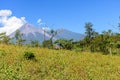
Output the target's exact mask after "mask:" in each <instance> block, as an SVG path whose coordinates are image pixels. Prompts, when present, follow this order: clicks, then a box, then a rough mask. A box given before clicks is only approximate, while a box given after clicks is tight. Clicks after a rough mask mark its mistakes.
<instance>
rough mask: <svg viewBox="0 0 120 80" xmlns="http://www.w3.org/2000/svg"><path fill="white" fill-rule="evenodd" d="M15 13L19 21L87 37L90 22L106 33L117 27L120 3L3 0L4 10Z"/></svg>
mask: <svg viewBox="0 0 120 80" xmlns="http://www.w3.org/2000/svg"><path fill="white" fill-rule="evenodd" d="M4 9H7V10H11V11H12V15H13V16H16V17H23V16H24V17H25V18H26V21H27V22H28V23H30V24H32V25H35V26H38V24H37V20H38V19H41V20H42V23H47V24H48V25H49V26H50V28H53V29H58V28H65V29H68V30H71V31H74V32H79V33H84V32H85V29H84V25H85V23H86V22H92V23H93V28H94V29H95V30H96V31H98V32H102V31H104V30H108V29H112V30H113V31H114V32H115V31H117V29H115V28H114V27H113V26H112V25H114V26H117V23H118V22H119V16H120V0H0V10H4Z"/></svg>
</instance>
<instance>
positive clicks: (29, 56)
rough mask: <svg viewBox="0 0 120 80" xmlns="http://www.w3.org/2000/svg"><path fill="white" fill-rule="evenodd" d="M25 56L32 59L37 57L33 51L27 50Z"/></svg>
mask: <svg viewBox="0 0 120 80" xmlns="http://www.w3.org/2000/svg"><path fill="white" fill-rule="evenodd" d="M24 58H25V59H27V60H32V59H35V55H34V53H32V52H25V54H24Z"/></svg>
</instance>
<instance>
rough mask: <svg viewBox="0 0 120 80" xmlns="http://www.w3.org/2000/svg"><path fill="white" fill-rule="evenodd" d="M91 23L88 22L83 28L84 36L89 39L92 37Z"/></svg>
mask: <svg viewBox="0 0 120 80" xmlns="http://www.w3.org/2000/svg"><path fill="white" fill-rule="evenodd" d="M92 26H93V24H92V23H90V22H88V23H86V24H85V29H86V32H85V34H86V38H89V39H91V38H92V35H93V28H92Z"/></svg>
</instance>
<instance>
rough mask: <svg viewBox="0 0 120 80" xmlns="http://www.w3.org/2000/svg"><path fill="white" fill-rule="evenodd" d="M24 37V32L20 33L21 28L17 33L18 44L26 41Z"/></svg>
mask: <svg viewBox="0 0 120 80" xmlns="http://www.w3.org/2000/svg"><path fill="white" fill-rule="evenodd" d="M22 37H23V34H22V33H20V30H16V33H15V39H16V44H18V45H22V44H23V42H25V40H24V39H23V38H22Z"/></svg>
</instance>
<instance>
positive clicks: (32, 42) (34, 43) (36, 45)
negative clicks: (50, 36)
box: [30, 40, 40, 47]
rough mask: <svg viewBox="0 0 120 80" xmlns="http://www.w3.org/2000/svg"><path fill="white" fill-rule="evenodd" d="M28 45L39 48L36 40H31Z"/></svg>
mask: <svg viewBox="0 0 120 80" xmlns="http://www.w3.org/2000/svg"><path fill="white" fill-rule="evenodd" d="M30 45H31V46H32V47H39V46H40V43H39V41H37V40H34V41H33V40H31V42H30Z"/></svg>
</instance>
